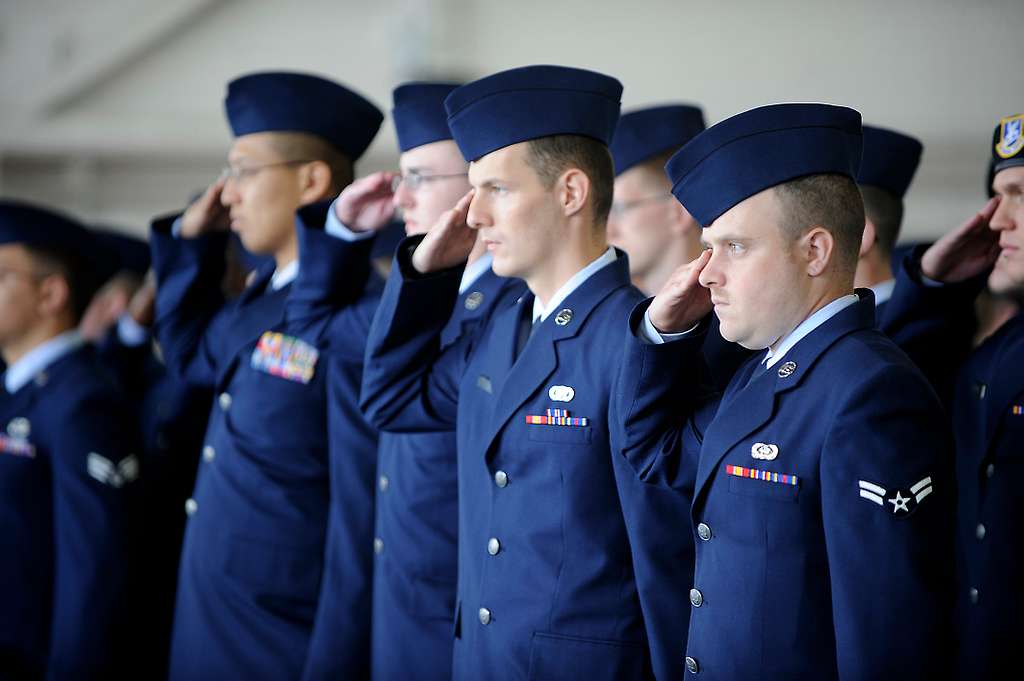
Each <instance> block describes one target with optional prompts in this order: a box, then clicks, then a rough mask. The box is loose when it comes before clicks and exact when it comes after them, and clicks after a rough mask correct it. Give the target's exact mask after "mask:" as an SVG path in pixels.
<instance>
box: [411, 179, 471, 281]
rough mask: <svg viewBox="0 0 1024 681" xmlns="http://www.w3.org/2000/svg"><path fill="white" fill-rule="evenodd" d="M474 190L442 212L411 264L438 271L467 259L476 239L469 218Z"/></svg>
mask: <svg viewBox="0 0 1024 681" xmlns="http://www.w3.org/2000/svg"><path fill="white" fill-rule="evenodd" d="M473 193H474V190H472V189H470V190H469V192H467V193H466V195H465V196H463V197H462V198H461V199H459V202H458V203H456V204H455V207H454V208H452V209H451V210H446V211H445V212H443V213H441V217H440V218H438V220H437V222H436V223H434V226H433V227H431V228H430V231H428V232H427V235H426V236H425V237H424V238H423V241H421V242H420V245H419V246H417V247H416V251H415V252H413V254H412V266H413V267H415V268H416V271H417V272H419V273H420V274H427V273H429V272H438V271H440V270H445V269H448V268H449V267H455V266H456V265H458V264H461V263H464V262H466V259H467V258H469V253H470V251H472V250H473V245H474V244H475V243H476V230H474V229H472V228H471V227H470V226H469V223H468V222H467V220H468V218H469V204H470V202H472V200H473Z"/></svg>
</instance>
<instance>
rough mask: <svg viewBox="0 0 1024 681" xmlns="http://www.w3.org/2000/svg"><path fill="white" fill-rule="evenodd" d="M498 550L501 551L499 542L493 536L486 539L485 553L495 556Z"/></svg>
mask: <svg viewBox="0 0 1024 681" xmlns="http://www.w3.org/2000/svg"><path fill="white" fill-rule="evenodd" d="M498 551H501V542H499V541H498V540H497V539H496V538H495V537H491V538H490V539H488V540H487V553H489V554H491V555H492V556H496V555H498Z"/></svg>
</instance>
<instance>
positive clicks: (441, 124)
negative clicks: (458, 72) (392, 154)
mask: <svg viewBox="0 0 1024 681" xmlns="http://www.w3.org/2000/svg"><path fill="white" fill-rule="evenodd" d="M457 87H459V84H458V83H405V84H404V85H399V86H398V87H396V88H395V91H394V92H393V93H392V95H391V97H392V99H393V100H394V104H395V106H394V108H393V109H392V110H391V116H392V118H394V120H395V133H397V135H398V148H399V149H401V150H402V151H409V150H410V149H415V148H416V147H422V146H423V145H424V144H430V143H431V142H439V141H441V140H450V139H451V138H452V131H451V130H449V129H448V112H447V111H445V109H444V98H445V97H447V96H448V94H449V93H450V92H451V91H452V90H454V89H455V88H457Z"/></svg>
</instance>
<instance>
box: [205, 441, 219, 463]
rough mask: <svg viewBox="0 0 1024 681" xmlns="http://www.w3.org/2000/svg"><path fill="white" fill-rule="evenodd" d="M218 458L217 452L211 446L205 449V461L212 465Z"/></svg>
mask: <svg viewBox="0 0 1024 681" xmlns="http://www.w3.org/2000/svg"><path fill="white" fill-rule="evenodd" d="M215 456H217V451H216V450H215V449H214V448H213V447H211V446H210V445H206V446H205V447H203V461H205V462H207V463H210V462H211V461H213V458H214V457H215Z"/></svg>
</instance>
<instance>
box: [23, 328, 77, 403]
mask: <svg viewBox="0 0 1024 681" xmlns="http://www.w3.org/2000/svg"><path fill="white" fill-rule="evenodd" d="M84 343H85V340H84V339H83V338H82V335H81V334H80V333H78V330H77V329H72V330H70V331H65V332H64V333H62V334H60V335H58V336H54V337H53V338H51V339H49V340H47V341H44V342H42V343H40V344H39V345H37V346H36V347H34V348H32V349H31V350H29V351H28V352H26V353H25V354H24V356H22V357H21V359H19V360H18V361H17V362H15V363H14V364H12V365H11V366H9V367H7V371H6V372H5V373H4V387H5V388H7V392H8V393H11V394H14V393H16V392H18V391H19V390H21V389H22V388H23V387H25V385H27V384H28V383H29V381H31V380H32V379H33V378H34V377H35V376H36V375H38V374H39V373H40V372H41V371H44V370H45V369H46V368H47V367H49V366H50V365H52V364H53V363H54V362H56V361H57V360H59V359H60V358H62V357H64V356H65V355H69V354H71V353H72V352H73V351H75V350H77V349H78V348H79V347H81V346H82V345H83V344H84Z"/></svg>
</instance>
